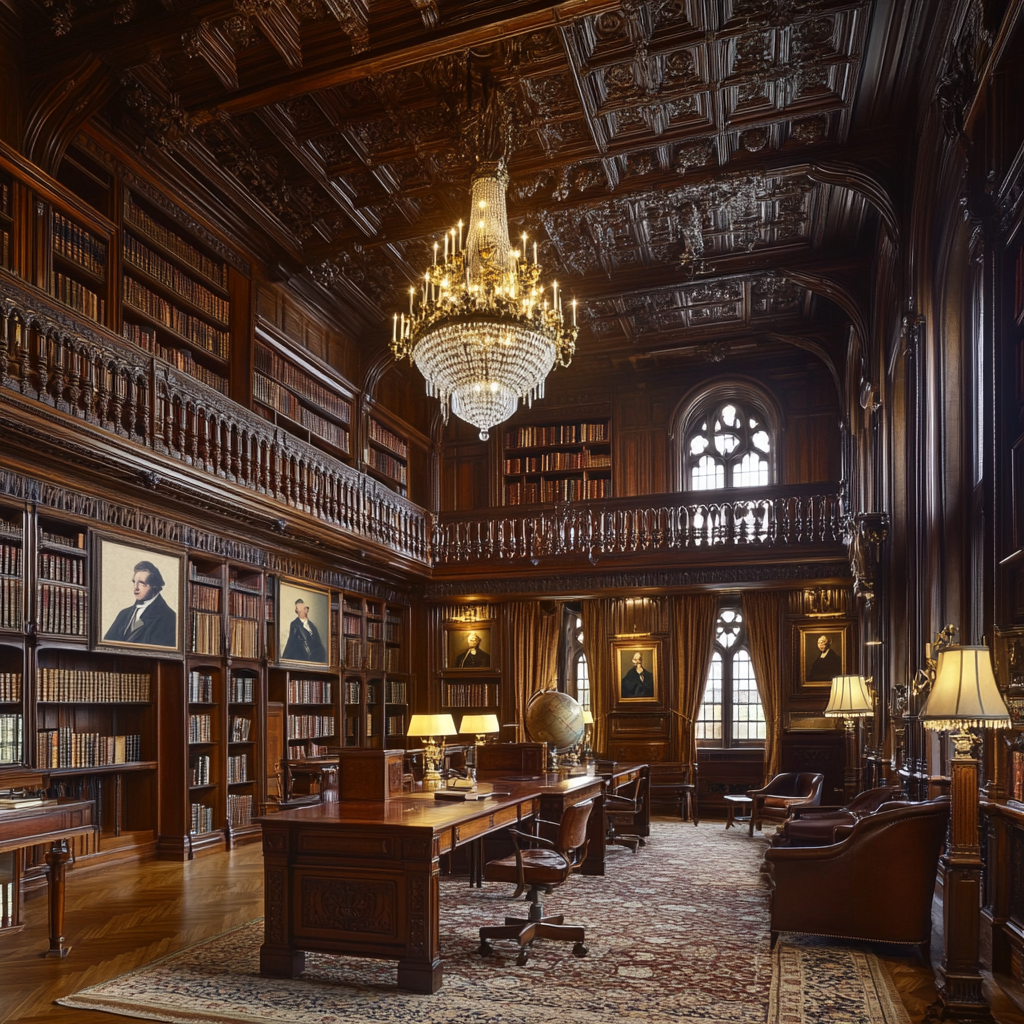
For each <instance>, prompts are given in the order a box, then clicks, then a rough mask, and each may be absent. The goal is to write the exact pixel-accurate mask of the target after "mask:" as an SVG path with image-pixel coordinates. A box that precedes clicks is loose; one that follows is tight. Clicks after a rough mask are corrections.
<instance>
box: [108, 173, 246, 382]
mask: <svg viewBox="0 0 1024 1024" xmlns="http://www.w3.org/2000/svg"><path fill="white" fill-rule="evenodd" d="M121 215H122V232H121V263H122V267H123V274H122V279H121V299H122V317H123V323H124V328H123V331H124V336H125V337H126V338H127V339H128V340H129V341H131V342H132V343H133V344H135V345H138V346H139V347H140V348H143V349H145V350H146V351H147V352H151V353H153V355H155V356H158V357H159V358H161V359H163V360H165V361H166V362H169V363H171V364H172V365H174V366H176V367H177V368H178V369H180V370H184V371H185V372H186V373H189V374H191V375H192V376H193V377H197V378H198V379H199V380H201V381H202V382H203V383H204V384H208V385H209V386H210V387H213V388H216V389H217V390H218V391H221V392H224V393H226V392H227V390H228V360H229V358H230V350H231V343H230V342H231V335H230V323H231V299H230V292H229V290H228V268H227V265H226V264H225V263H224V262H223V261H221V260H219V259H216V258H214V257H213V256H211V255H210V253H208V252H206V251H205V250H204V249H203V248H202V247H201V246H200V245H198V244H197V243H196V242H195V240H193V239H191V238H188V237H186V236H185V235H184V234H183V232H182V231H181V229H180V228H179V227H178V226H177V225H176V224H174V223H173V222H172V221H170V219H169V218H167V217H166V215H165V214H163V213H162V212H161V211H159V210H157V209H156V208H155V207H152V206H151V205H149V204H148V203H147V202H146V201H145V199H143V198H142V197H141V196H138V195H136V194H135V193H134V192H132V191H131V190H130V189H125V191H124V200H123V205H122V210H121Z"/></svg>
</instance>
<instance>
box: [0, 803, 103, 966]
mask: <svg viewBox="0 0 1024 1024" xmlns="http://www.w3.org/2000/svg"><path fill="white" fill-rule="evenodd" d="M95 830H96V825H94V824H93V803H92V801H91V800H62V801H57V800H48V801H47V802H46V803H44V804H42V805H39V806H36V807H20V808H15V809H10V810H0V853H11V852H13V851H17V850H22V849H24V848H25V847H26V846H38V845H40V844H43V843H45V844H48V845H49V846H50V850H49V852H48V853H47V854H46V863H47V864H48V865H49V869H50V871H49V896H50V948H49V949H48V950H47V951H46V953H45V954H44V955H45V956H56V957H64V956H67V954H68V952H69V950H70V949H71V947H70V946H68V945H65V943H64V870H65V868H66V866H67V862H68V859H69V858H70V857H71V854H70V852H69V851H68V849H67V841H68V840H69V839H71V838H72V837H74V836H81V835H85V834H86V833H89V832H93V831H95ZM14 864H15V871H14V885H15V887H17V885H18V876H19V872H18V857H15V858H14ZM15 899H17V897H15Z"/></svg>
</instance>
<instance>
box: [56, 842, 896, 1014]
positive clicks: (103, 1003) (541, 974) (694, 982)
mask: <svg viewBox="0 0 1024 1024" xmlns="http://www.w3.org/2000/svg"><path fill="white" fill-rule="evenodd" d="M652 829H653V834H652V836H651V839H650V841H649V843H648V846H647V847H646V848H644V849H642V850H641V851H640V852H639V853H638V854H637V855H635V856H634V855H633V854H630V853H629V852H628V851H626V850H625V849H623V850H621V851H610V855H609V864H608V874H607V875H606V876H605V878H604V879H601V878H590V877H586V876H575V877H574V878H573V879H571V881H570V882H569V883H568V884H567V885H565V886H562V887H561V888H560V889H558V890H556V892H555V893H554V894H553V895H552V896H550V897H548V904H547V909H548V911H549V912H556V913H564V915H565V919H566V921H567V922H569V923H573V924H582V925H584V926H585V927H586V929H587V947H588V949H589V955H588V956H586V957H583V958H578V957H575V956H573V955H572V944H571V943H556V942H543V941H538V942H537V943H536V945H535V946H534V949H533V952H532V954H531V957H530V960H529V963H528V964H527V965H526V966H525V967H519V966H516V963H515V958H516V954H517V952H518V949H517V947H515V946H514V945H513V944H512V943H510V942H505V943H497V944H496V945H495V950H496V952H495V954H494V955H493V956H489V957H482V956H480V954H479V953H478V952H477V947H478V944H479V939H478V933H477V930H478V928H479V927H480V925H481V924H487V923H501V922H502V920H503V918H504V917H505V915H506V914H519V913H520V910H519V906H518V903H519V901H515V902H513V901H512V900H511V898H510V895H511V886H505V885H499V884H496V883H485V885H484V887H483V888H482V889H471V888H470V887H469V886H468V885H467V883H466V881H465V879H459V878H442V880H441V907H442V914H441V956H442V959H443V962H444V985H443V987H442V988H441V990H440V991H439V992H437V993H436V994H434V995H416V994H412V993H408V992H403V991H400V990H398V989H397V988H396V984H395V974H396V970H395V965H394V963H392V962H390V961H381V960H358V959H353V958H343V957H332V956H325V955H319V954H312V953H311V954H307V956H306V971H305V973H304V974H303V975H302V977H301V979H297V980H281V979H271V978H262V977H260V975H259V959H258V957H259V945H260V942H261V941H262V931H263V929H262V923H261V922H258V921H255V922H251V923H250V924H248V925H245V926H243V927H242V928H239V929H236V930H234V931H232V932H228V933H226V934H224V935H221V936H217V937H216V938H214V939H211V940H208V941H207V942H205V943H202V944H200V945H197V946H193V947H191V948H189V949H186V950H183V951H181V952H179V953H175V954H172V955H171V956H169V957H166V958H165V959H163V960H161V961H157V962H156V963H154V964H151V965H149V966H147V967H145V968H142V969H141V970H138V971H134V972H132V973H131V974H127V975H124V976H123V977H121V978H116V979H114V980H113V981H110V982H106V983H104V984H101V985H98V986H95V987H94V988H92V989H87V990H85V991H84V992H79V993H77V994H76V995H75V996H72V997H69V998H68V999H64V1000H61V1002H62V1003H63V1004H64V1005H68V1006H75V1007H80V1008H94V1009H101V1010H105V1011H107V1012H113V1013H118V1012H120V1013H123V1014H129V1015H132V1016H143V1017H149V1018H152V1019H155V1020H162V1021H169V1022H174V1024H178V1022H181V1024H194V1022H200V1021H211V1022H212V1021H243V1022H246V1024H276V1022H282V1024H355V1022H359V1024H364V1022H366V1024H378V1022H380V1024H408V1022H410V1021H416V1022H421V1024H484V1022H487V1024H548V1022H550V1024H556V1022H557V1024H623V1022H629V1021H636V1022H641V1021H643V1022H645V1024H646V1022H660V1021H680V1022H693V1024H763V1022H764V1021H765V1020H766V1016H767V1012H768V1007H769V1001H770V997H772V1002H773V1015H774V1014H778V1012H779V1011H780V1010H782V1011H783V1012H784V1016H783V1017H780V1018H779V1022H780V1024H783V1021H785V1022H786V1024H789V1022H799V1024H804V1021H803V1020H802V1019H801V1017H802V1011H801V1009H800V1007H799V1000H798V999H796V998H795V996H794V994H793V993H792V992H791V991H790V990H789V989H788V988H784V989H780V988H779V987H778V986H776V989H775V990H773V988H772V974H773V956H772V954H771V953H770V951H769V948H768V947H769V943H768V891H767V885H766V882H765V880H764V877H763V876H762V875H761V874H760V872H759V871H758V868H759V865H760V862H761V858H762V855H763V852H764V842H763V840H762V839H760V838H757V839H754V840H751V839H750V838H749V837H748V836H747V835H746V834H745V833H743V832H741V831H735V832H734V831H731V830H730V831H728V832H726V831H725V830H724V829H722V827H721V825H716V824H708V825H703V826H701V827H700V828H693V827H692V826H690V825H687V824H683V823H680V822H656V823H654V825H653V826H652ZM872 959H873V958H872ZM793 963H794V965H796V966H798V965H799V957H797V958H796V959H795V960H794V961H793ZM879 969H880V970H881V968H879ZM837 977H838V975H836V974H834V975H833V981H834V980H835V979H836V978H837ZM783 995H784V996H785V998H782V996H783ZM858 998H859V997H858ZM869 1001H870V1000H869ZM853 1002H857V1000H856V999H854V1000H853ZM860 1002H861V1003H863V1002H864V1000H863V999H860ZM819 1008H820V1007H819ZM794 1012H795V1013H797V1014H798V1016H796V1017H794V1016H793V1015H792V1014H793V1013H794ZM817 1019H819V1018H813V1017H808V1018H806V1021H807V1024H809V1022H810V1021H811V1020H817ZM890 1019H891V1021H892V1024H902V1021H900V1020H899V1018H898V1017H892V1018H889V1017H887V1016H885V1014H882V1015H878V1016H875V1015H873V1014H871V1013H869V1014H868V1015H867V1016H865V1015H864V1013H854V1015H853V1016H846V1017H840V1016H834V1015H832V1016H827V1017H821V1018H820V1020H822V1021H828V1022H829V1024H833V1022H834V1024H839V1022H840V1021H843V1022H844V1024H845V1022H847V1021H849V1022H851V1024H852V1022H854V1021H857V1022H861V1021H863V1022H864V1024H882V1022H884V1024H890Z"/></svg>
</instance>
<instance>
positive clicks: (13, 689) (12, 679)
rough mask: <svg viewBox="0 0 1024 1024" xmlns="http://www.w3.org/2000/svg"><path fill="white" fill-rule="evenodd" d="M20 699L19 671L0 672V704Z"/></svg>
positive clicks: (11, 702)
mask: <svg viewBox="0 0 1024 1024" xmlns="http://www.w3.org/2000/svg"><path fill="white" fill-rule="evenodd" d="M19 700H21V673H20V672H0V704H13V703H14V702H15V701H19Z"/></svg>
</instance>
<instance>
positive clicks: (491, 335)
mask: <svg viewBox="0 0 1024 1024" xmlns="http://www.w3.org/2000/svg"><path fill="white" fill-rule="evenodd" d="M507 187H508V174H507V173H506V171H505V167H504V164H503V162H498V163H497V164H495V165H492V166H490V167H488V168H485V169H483V170H482V171H480V172H479V173H478V174H477V175H476V176H475V177H474V179H473V183H472V202H473V214H474V219H473V221H472V222H471V223H470V226H469V231H468V233H467V235H466V239H465V246H463V238H462V232H463V226H464V225H463V222H462V221H459V224H458V227H454V228H451V229H450V230H449V231H448V233H447V234H446V235H445V238H444V246H443V250H442V247H441V246H439V245H438V244H437V243H436V242H435V243H434V262H433V264H432V265H431V266H430V268H429V269H428V270H427V271H426V272H425V273H424V274H423V280H422V283H421V284H420V286H419V288H416V287H412V288H410V289H409V312H408V313H405V312H402V313H396V314H395V316H394V324H393V326H392V332H391V351H392V352H393V353H394V355H395V358H396V359H405V358H407V359H409V361H410V362H412V363H414V364H415V365H416V367H417V368H418V369H419V371H420V373H422V374H423V376H424V378H425V379H426V382H427V394H428V395H432V396H434V397H436V398H439V399H440V401H441V412H442V415H443V417H444V420H445V422H447V421H448V412H449V409H450V410H451V412H453V413H454V414H455V415H456V416H458V417H459V418H460V419H462V420H465V421H466V422H467V423H471V424H472V425H473V426H475V427H476V428H477V429H478V430H479V431H480V439H481V440H483V441H486V440H487V438H488V437H489V436H490V434H489V432H490V429H491V428H492V427H494V426H495V425H497V424H498V423H502V422H504V421H505V420H507V419H508V418H509V417H510V416H511V415H512V414H513V413H514V412H515V411H516V407H517V405H518V403H519V402H520V400H523V401H525V402H526V403H527V405H532V403H533V400H534V399H535V398H543V397H544V382H545V380H546V379H547V375H548V374H549V373H550V372H551V371H552V369H554V367H555V366H556V365H558V366H568V365H569V363H570V362H571V361H572V356H573V352H574V351H575V349H576V335H577V328H576V301H575V299H574V300H573V301H572V303H571V307H572V323H571V324H569V323H567V320H566V317H565V315H564V314H563V308H562V295H561V293H560V291H559V288H558V282H557V281H553V282H552V284H551V286H550V288H546V287H544V286H542V285H541V283H540V275H541V267H540V264H538V263H537V243H536V242H534V243H533V250H532V255H533V259H532V260H531V259H529V257H528V238H527V236H526V235H525V234H524V235H523V236H522V247H521V248H518V249H514V248H512V245H511V243H510V242H509V237H508V215H507V213H506V209H505V191H506V189H507Z"/></svg>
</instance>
